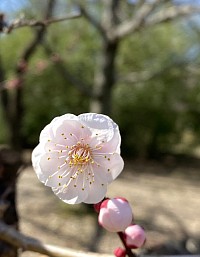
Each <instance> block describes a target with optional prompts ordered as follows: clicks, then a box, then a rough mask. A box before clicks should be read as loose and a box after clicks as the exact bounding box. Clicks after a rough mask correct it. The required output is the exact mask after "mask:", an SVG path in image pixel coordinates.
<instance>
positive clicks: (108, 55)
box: [90, 41, 118, 115]
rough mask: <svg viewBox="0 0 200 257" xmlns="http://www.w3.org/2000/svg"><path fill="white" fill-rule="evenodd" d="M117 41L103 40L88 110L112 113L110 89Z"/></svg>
mask: <svg viewBox="0 0 200 257" xmlns="http://www.w3.org/2000/svg"><path fill="white" fill-rule="evenodd" d="M117 49H118V42H117V41H116V42H109V41H103V49H102V53H101V56H100V57H99V60H98V61H99V65H98V68H97V69H98V70H97V72H96V75H95V78H94V88H93V95H94V97H93V98H92V99H91V103H90V111H91V112H95V113H103V114H107V115H110V114H111V113H112V90H113V86H114V84H115V57H116V56H117Z"/></svg>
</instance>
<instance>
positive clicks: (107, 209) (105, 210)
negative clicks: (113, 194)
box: [98, 198, 133, 232]
mask: <svg viewBox="0 0 200 257" xmlns="http://www.w3.org/2000/svg"><path fill="white" fill-rule="evenodd" d="M98 220H99V224H100V225H101V226H102V227H104V228H105V229H107V230H108V231H110V232H120V231H124V230H125V229H126V228H127V227H128V226H129V225H130V224H131V222H132V220H133V213H132V210H131V206H130V205H129V203H128V201H127V200H126V199H124V198H113V199H107V200H104V201H103V202H102V204H101V206H100V212H99V218H98Z"/></svg>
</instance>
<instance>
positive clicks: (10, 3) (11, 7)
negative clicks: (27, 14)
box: [0, 0, 27, 14]
mask: <svg viewBox="0 0 200 257" xmlns="http://www.w3.org/2000/svg"><path fill="white" fill-rule="evenodd" d="M26 3H27V0H0V12H5V13H7V14H11V13H12V12H14V11H17V10H19V9H20V8H21V7H22V6H23V5H25V4H26Z"/></svg>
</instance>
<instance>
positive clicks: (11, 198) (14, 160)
mask: <svg viewBox="0 0 200 257" xmlns="http://www.w3.org/2000/svg"><path fill="white" fill-rule="evenodd" d="M21 163H22V162H21V158H20V154H19V153H18V152H15V151H13V150H10V149H8V148H2V149H0V220H1V221H3V222H4V223H6V224H8V225H10V226H11V227H13V228H15V229H18V219H19V218H18V213H17V208H16V181H17V177H18V170H19V167H20V165H21ZM0 257H17V248H15V247H14V246H12V245H10V244H8V243H5V242H4V241H0Z"/></svg>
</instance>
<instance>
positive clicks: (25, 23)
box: [4, 12, 81, 33]
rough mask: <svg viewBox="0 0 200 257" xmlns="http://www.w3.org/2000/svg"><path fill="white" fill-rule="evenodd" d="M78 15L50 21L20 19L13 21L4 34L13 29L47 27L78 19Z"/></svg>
mask: <svg viewBox="0 0 200 257" xmlns="http://www.w3.org/2000/svg"><path fill="white" fill-rule="evenodd" d="M80 16H81V14H80V13H77V12H76V13H71V14H69V15H67V16H65V17H61V18H52V19H45V20H25V19H22V18H19V19H18V20H15V21H14V22H12V23H11V24H10V25H8V26H7V27H6V28H5V29H4V32H5V33H10V32H11V31H12V30H14V29H18V28H22V27H47V26H48V25H51V24H53V23H57V22H62V21H66V20H70V19H76V18H78V17H80Z"/></svg>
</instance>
